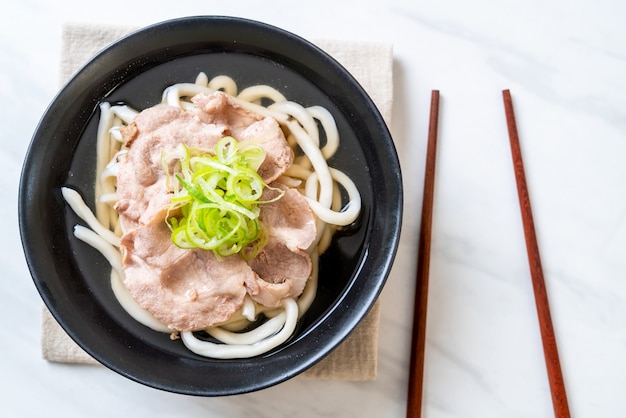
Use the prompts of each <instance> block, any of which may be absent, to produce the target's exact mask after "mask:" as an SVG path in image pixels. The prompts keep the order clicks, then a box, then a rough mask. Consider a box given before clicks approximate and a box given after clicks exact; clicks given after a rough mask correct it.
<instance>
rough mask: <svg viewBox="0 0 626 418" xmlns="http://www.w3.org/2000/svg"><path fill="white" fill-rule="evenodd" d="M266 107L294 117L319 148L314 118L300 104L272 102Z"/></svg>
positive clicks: (318, 136)
mask: <svg viewBox="0 0 626 418" xmlns="http://www.w3.org/2000/svg"><path fill="white" fill-rule="evenodd" d="M268 109H271V110H275V111H278V112H280V113H286V114H287V115H289V116H291V117H293V118H295V119H296V120H297V121H298V122H299V123H300V125H301V126H302V129H304V131H305V132H306V134H307V136H308V137H309V140H310V141H311V142H313V144H315V147H317V149H318V150H319V148H320V140H319V138H320V135H319V130H318V129H317V123H316V122H315V119H313V117H312V116H311V115H310V114H309V112H307V110H306V109H305V108H304V107H302V105H300V104H298V103H294V102H286V101H284V102H280V103H274V104H272V105H270V106H268Z"/></svg>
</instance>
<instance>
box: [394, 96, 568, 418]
mask: <svg viewBox="0 0 626 418" xmlns="http://www.w3.org/2000/svg"><path fill="white" fill-rule="evenodd" d="M502 96H503V100H504V111H505V116H506V122H507V128H508V132H509V141H510V143H511V154H512V157H513V168H514V171H515V180H516V183H517V192H518V196H519V203H520V209H521V213H522V224H523V227H524V237H525V240H526V249H527V252H528V262H529V266H530V273H531V279H532V284H533V291H534V296H535V305H536V308H537V316H538V319H539V329H540V332H541V340H542V344H543V352H544V357H545V362H546V368H547V372H548V382H549V384H550V392H551V395H552V405H553V408H554V416H555V417H557V418H569V416H570V412H569V407H568V404H567V396H566V394H565V384H564V382H563V375H562V373H561V365H560V362H559V355H558V351H557V346H556V338H555V336H554V328H553V326H552V319H551V316H550V307H549V303H548V295H547V292H546V286H545V281H544V277H543V269H542V267H541V259H540V257H539V247H538V245H537V236H536V234H535V225H534V221H533V215H532V210H531V206H530V198H529V195H528V188H527V185H526V175H525V171H524V163H523V160H522V153H521V149H520V143H519V136H518V132H517V124H516V121H515V113H514V111H513V100H512V98H511V92H510V91H509V90H504V91H503V92H502ZM438 129H439V91H438V90H433V91H432V94H431V103H430V120H429V127H428V145H427V151H426V169H425V177H424V196H423V201H422V218H421V226H420V234H419V249H418V258H417V272H416V288H415V306H414V313H413V331H412V337H411V363H410V369H409V387H408V400H407V413H406V416H407V418H419V417H420V416H421V412H422V392H423V380H424V379H423V375H424V347H425V343H426V310H427V306H428V273H429V265H430V241H431V233H432V228H431V225H432V218H433V197H434V190H435V160H436V155H437V133H438Z"/></svg>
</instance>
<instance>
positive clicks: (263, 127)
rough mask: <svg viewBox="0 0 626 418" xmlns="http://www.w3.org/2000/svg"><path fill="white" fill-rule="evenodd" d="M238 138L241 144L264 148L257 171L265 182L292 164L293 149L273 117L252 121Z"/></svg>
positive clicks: (272, 179)
mask: <svg viewBox="0 0 626 418" xmlns="http://www.w3.org/2000/svg"><path fill="white" fill-rule="evenodd" d="M239 138H240V139H241V141H242V146H245V145H246V144H256V145H259V146H260V147H261V148H263V149H264V150H265V160H264V161H263V163H262V164H261V166H260V167H259V169H258V173H259V175H260V176H261V178H262V179H263V180H264V181H265V182H266V183H271V182H273V181H275V180H276V179H278V178H279V177H280V176H282V175H283V174H285V171H287V169H288V168H289V167H291V165H292V164H293V159H294V154H293V150H292V149H291V147H290V146H289V144H288V143H287V140H286V139H285V134H284V133H283V131H282V129H281V128H280V125H279V124H278V122H277V121H276V119H274V118H271V117H267V118H264V119H263V120H260V121H258V122H255V123H253V124H252V125H250V126H248V128H246V129H245V130H244V131H243V132H241V133H240V134H239Z"/></svg>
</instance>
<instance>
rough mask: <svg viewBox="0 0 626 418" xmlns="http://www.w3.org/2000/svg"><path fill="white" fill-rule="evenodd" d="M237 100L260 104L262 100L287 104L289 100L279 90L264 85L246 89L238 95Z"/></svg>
mask: <svg viewBox="0 0 626 418" xmlns="http://www.w3.org/2000/svg"><path fill="white" fill-rule="evenodd" d="M237 99H239V100H243V101H245V102H252V103H256V104H259V102H260V100H261V99H270V100H272V101H273V102H277V103H278V102H286V101H287V98H286V97H285V96H283V94H282V93H281V92H279V91H278V90H276V89H274V88H272V87H270V86H264V85H258V86H251V87H246V88H245V89H243V90H241V92H239V94H238V95H237Z"/></svg>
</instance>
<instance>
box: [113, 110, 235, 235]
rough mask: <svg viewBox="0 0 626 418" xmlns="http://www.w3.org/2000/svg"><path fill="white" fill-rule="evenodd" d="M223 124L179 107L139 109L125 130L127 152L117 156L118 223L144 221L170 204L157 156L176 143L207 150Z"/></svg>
mask: <svg viewBox="0 0 626 418" xmlns="http://www.w3.org/2000/svg"><path fill="white" fill-rule="evenodd" d="M224 129H225V128H224V127H220V126H216V125H210V124H205V123H202V122H200V121H199V120H198V119H197V118H196V117H194V116H193V115H192V114H191V113H189V112H186V111H184V110H182V109H179V108H176V107H172V106H166V105H159V106H154V107H151V108H148V109H146V110H144V111H142V112H140V113H139V114H138V115H137V116H136V117H135V119H134V121H133V122H132V123H131V125H129V127H127V128H126V130H125V138H126V140H127V143H128V144H129V149H128V153H126V154H125V155H122V156H121V157H120V166H119V173H118V177H117V194H118V197H119V201H118V203H117V204H116V206H115V209H116V210H117V211H118V212H119V213H120V215H121V221H122V225H123V226H124V227H125V228H126V229H131V228H134V227H135V226H137V225H138V224H142V223H143V224H145V223H148V222H150V220H151V219H152V218H153V217H154V216H155V214H156V213H158V212H159V211H161V210H162V209H163V207H165V206H167V205H169V203H170V200H169V199H170V191H169V190H168V188H167V184H166V182H165V177H166V174H165V172H164V171H163V166H162V162H161V156H162V153H163V152H170V151H172V150H174V149H176V147H177V146H178V145H179V144H180V143H184V144H186V145H187V146H189V147H193V148H199V149H202V150H210V149H213V148H214V147H215V144H216V143H217V141H218V140H219V139H220V138H222V137H223V136H224Z"/></svg>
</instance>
